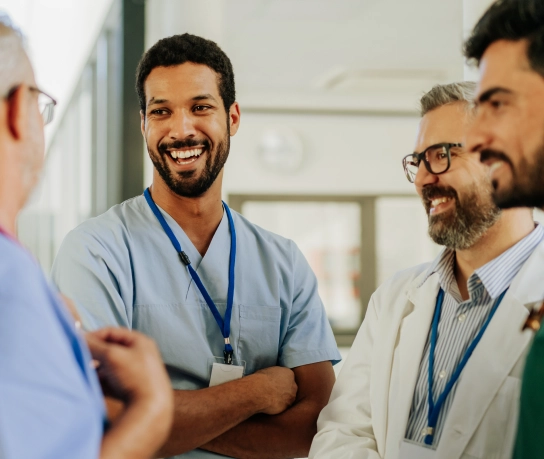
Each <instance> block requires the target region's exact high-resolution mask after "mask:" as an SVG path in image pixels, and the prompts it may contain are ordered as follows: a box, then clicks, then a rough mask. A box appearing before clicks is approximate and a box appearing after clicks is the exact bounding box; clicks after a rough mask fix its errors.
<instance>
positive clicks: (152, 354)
mask: <svg viewBox="0 0 544 459" xmlns="http://www.w3.org/2000/svg"><path fill="white" fill-rule="evenodd" d="M85 338H86V340H87V344H88V345H89V349H90V350H91V354H92V356H93V357H94V359H95V360H97V361H98V362H99V365H98V368H97V373H98V377H99V378H100V382H101V384H102V389H103V391H104V395H106V396H111V397H113V398H115V399H118V400H121V401H123V402H125V403H127V404H130V403H132V402H136V401H139V402H141V401H149V402H153V404H158V406H165V407H166V409H168V410H170V411H171V410H172V406H173V393H172V388H171V386H170V381H169V379H168V376H167V374H166V371H165V369H164V365H163V363H162V360H161V357H160V354H159V351H158V349H157V346H156V345H155V342H154V341H153V340H151V339H150V338H148V337H147V336H145V335H143V334H142V333H138V332H135V331H130V330H127V329H125V328H103V329H101V330H98V331H95V332H90V333H87V334H86V335H85Z"/></svg>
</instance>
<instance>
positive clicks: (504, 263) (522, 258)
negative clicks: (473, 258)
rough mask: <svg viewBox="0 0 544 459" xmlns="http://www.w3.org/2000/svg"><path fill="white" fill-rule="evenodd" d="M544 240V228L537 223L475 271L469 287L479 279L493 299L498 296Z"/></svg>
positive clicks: (508, 285)
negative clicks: (526, 233)
mask: <svg viewBox="0 0 544 459" xmlns="http://www.w3.org/2000/svg"><path fill="white" fill-rule="evenodd" d="M543 240H544V228H543V227H542V226H541V225H539V224H536V227H535V229H534V230H533V231H531V232H530V233H529V234H528V235H527V236H525V237H524V238H523V239H522V240H521V241H519V242H518V243H517V244H515V245H513V246H512V247H510V248H509V249H508V250H507V251H506V252H503V253H502V254H500V255H499V256H498V257H497V258H495V259H493V260H491V261H490V262H489V263H487V264H485V265H483V266H482V267H481V268H478V269H477V270H476V271H474V273H473V274H472V276H470V278H469V280H468V286H469V289H470V288H471V286H472V284H473V283H474V282H477V281H478V279H479V280H480V281H481V282H482V284H483V285H484V287H485V289H486V290H487V292H488V293H489V296H491V298H493V299H496V298H498V296H499V295H500V294H501V293H502V292H504V291H505V290H506V289H507V288H508V287H510V284H511V283H512V281H513V280H514V277H516V275H517V274H518V273H519V271H520V269H521V268H522V266H523V264H524V263H525V262H526V261H527V259H528V258H529V257H530V256H531V254H532V253H533V251H534V250H535V249H536V247H537V246H538V244H540V243H541V242H542V241H543Z"/></svg>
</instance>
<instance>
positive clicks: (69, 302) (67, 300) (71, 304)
mask: <svg viewBox="0 0 544 459" xmlns="http://www.w3.org/2000/svg"><path fill="white" fill-rule="evenodd" d="M60 298H61V300H62V301H63V303H64V305H65V306H66V308H67V309H68V311H70V314H71V315H72V317H73V318H74V320H75V322H76V323H78V322H79V323H81V317H80V316H79V313H78V312H77V309H76V305H75V303H74V302H73V301H72V300H71V299H70V298H68V297H67V296H65V295H63V294H62V293H61V294H60Z"/></svg>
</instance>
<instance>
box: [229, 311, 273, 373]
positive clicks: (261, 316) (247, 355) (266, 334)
mask: <svg viewBox="0 0 544 459" xmlns="http://www.w3.org/2000/svg"><path fill="white" fill-rule="evenodd" d="M280 323H281V309H280V308H279V307H278V306H272V307H271V306H248V305H244V304H241V305H240V341H239V349H240V356H239V358H240V359H242V360H245V361H246V374H251V373H254V372H255V371H257V370H260V369H262V368H268V367H272V366H275V365H277V362H278V354H279V348H280Z"/></svg>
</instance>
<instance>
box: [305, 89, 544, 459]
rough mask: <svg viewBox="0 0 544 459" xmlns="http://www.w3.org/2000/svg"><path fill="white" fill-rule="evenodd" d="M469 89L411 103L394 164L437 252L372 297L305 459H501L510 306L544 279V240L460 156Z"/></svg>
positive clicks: (510, 427)
mask: <svg viewBox="0 0 544 459" xmlns="http://www.w3.org/2000/svg"><path fill="white" fill-rule="evenodd" d="M475 87H476V85H475V84H474V83H457V84H450V85H443V86H436V87H434V88H433V89H432V90H431V91H430V92H429V93H427V94H426V95H424V96H423V98H422V99H421V115H422V119H421V122H420V124H419V130H418V135H417V140H416V148H415V152H414V153H412V154H410V155H408V156H407V157H405V158H404V159H403V166H404V170H405V173H406V176H407V178H408V180H409V181H410V182H412V183H414V184H415V188H416V191H417V193H418V194H419V196H420V197H421V199H422V202H423V206H424V208H425V211H426V213H427V216H428V222H429V235H430V237H431V238H432V239H433V240H434V241H435V242H436V243H438V244H440V245H443V246H444V247H445V248H444V250H442V252H441V253H440V254H439V255H438V257H437V258H436V259H435V260H434V261H433V262H431V263H427V264H423V265H420V266H416V267H414V268H411V269H408V270H405V271H401V272H399V273H397V274H396V275H394V276H393V277H392V278H391V279H389V280H388V281H386V282H385V283H384V284H383V285H382V286H381V287H379V288H378V290H377V291H376V292H375V293H374V295H373V296H372V298H371V300H370V304H369V306H368V310H367V313H366V317H365V319H364V321H363V324H362V326H361V329H360V331H359V333H358V335H357V338H356V339H355V342H354V344H353V347H352V348H351V351H350V354H349V356H348V358H347V361H346V363H345V365H344V367H343V368H342V370H341V372H340V375H339V377H338V379H337V381H336V384H335V386H334V389H333V392H332V395H331V399H330V402H329V404H328V405H327V406H326V407H325V408H324V409H323V411H322V412H321V415H320V417H319V420H318V433H317V435H316V437H315V439H314V442H313V445H312V449H311V451H310V458H312V459H314V458H316V459H317V458H321V459H325V458H331V457H334V458H335V459H348V458H353V457H364V458H365V459H377V458H385V459H398V458H402V459H405V458H418V459H428V458H436V459H437V458H440V459H460V458H468V457H471V458H491V457H493V458H501V459H507V458H509V457H510V454H511V449H512V445H513V439H514V435H515V429H516V413H517V404H518V397H519V387H520V378H521V367H522V362H523V356H524V353H525V351H526V349H527V347H528V343H529V337H528V336H527V335H526V334H523V333H522V332H521V324H522V323H523V322H524V321H525V319H526V316H527V309H526V308H525V306H524V305H523V301H522V299H523V298H524V297H525V295H526V294H527V292H532V291H533V292H534V291H535V289H536V287H535V285H534V283H533V284H531V280H530V276H528V275H527V273H529V272H534V271H538V270H539V269H540V270H541V269H542V268H543V266H542V265H543V263H542V261H540V260H541V258H542V255H543V254H544V244H543V241H544V229H543V228H542V227H540V226H538V225H535V223H534V222H533V218H532V212H531V210H530V209H527V208H517V209H509V210H505V211H501V210H499V208H498V207H497V206H496V205H495V203H494V202H493V199H492V191H493V188H492V184H491V181H490V178H489V173H488V170H487V169H486V167H485V166H484V165H482V164H481V163H480V162H479V158H477V157H476V155H472V154H470V153H469V152H468V151H467V149H466V148H465V147H464V138H465V136H466V134H467V131H468V130H469V128H470V126H471V124H472V122H473V119H474V112H473V104H472V100H473V97H474V92H475ZM406 237H407V243H409V241H410V235H408V234H407V235H406ZM535 268H537V269H535Z"/></svg>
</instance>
